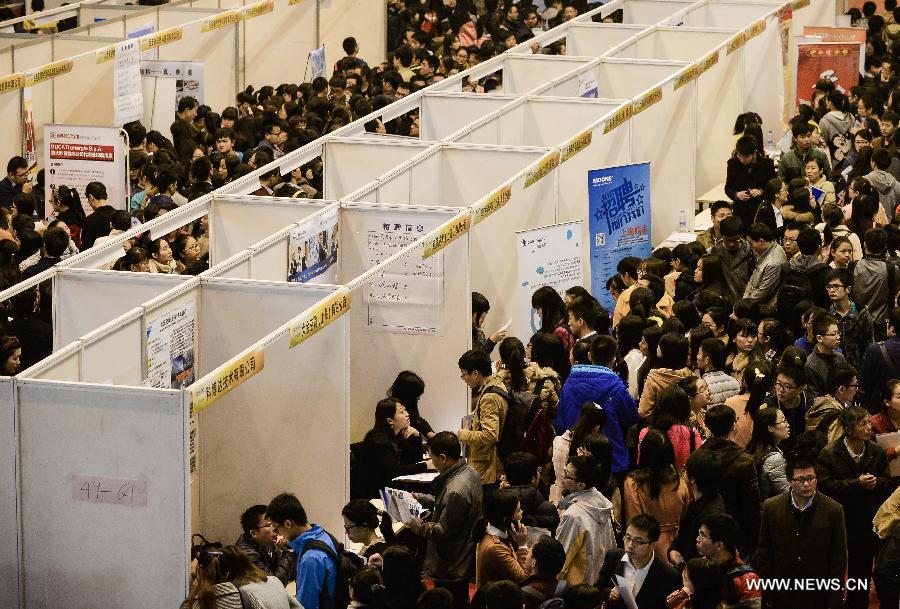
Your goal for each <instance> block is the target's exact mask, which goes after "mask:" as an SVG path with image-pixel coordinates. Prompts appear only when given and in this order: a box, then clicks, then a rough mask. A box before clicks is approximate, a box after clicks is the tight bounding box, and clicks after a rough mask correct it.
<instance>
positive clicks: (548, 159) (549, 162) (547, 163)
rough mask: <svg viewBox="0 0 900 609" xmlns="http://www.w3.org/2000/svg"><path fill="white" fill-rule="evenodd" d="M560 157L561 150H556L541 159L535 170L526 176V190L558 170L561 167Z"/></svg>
mask: <svg viewBox="0 0 900 609" xmlns="http://www.w3.org/2000/svg"><path fill="white" fill-rule="evenodd" d="M559 157H560V155H559V150H554V151H552V152H551V153H550V154H548V155H547V156H545V157H544V158H543V159H541V162H540V164H539V165H538V166H537V167H536V168H535V169H532V170H531V171H529V172H528V173H526V174H525V188H528V187H529V186H531V185H532V184H534V183H536V182H537V181H538V180H540V179H542V178H543V177H544V176H546V175H547V174H549V173H550V172H551V171H553V170H554V169H556V168H557V167H558V166H559Z"/></svg>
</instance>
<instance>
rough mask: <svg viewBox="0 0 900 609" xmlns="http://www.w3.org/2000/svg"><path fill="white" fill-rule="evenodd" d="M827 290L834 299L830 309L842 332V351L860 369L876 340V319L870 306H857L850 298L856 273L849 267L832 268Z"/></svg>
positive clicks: (827, 279)
mask: <svg viewBox="0 0 900 609" xmlns="http://www.w3.org/2000/svg"><path fill="white" fill-rule="evenodd" d="M825 290H826V291H827V292H828V298H829V299H830V300H831V309H830V310H829V311H828V312H829V313H830V314H831V316H832V317H834V319H835V321H837V324H838V332H840V333H841V350H842V351H843V352H844V357H845V358H847V361H848V362H849V363H850V364H851V365H852V366H853V367H855V368H856V369H857V370H860V369H861V368H862V360H863V354H865V352H866V349H868V348H869V345H871V344H872V343H874V342H875V322H874V320H873V319H872V314H871V313H869V307H867V306H866V305H862V306H857V304H856V303H855V302H853V301H852V300H850V293H851V292H852V291H853V273H851V272H850V271H848V270H847V269H832V270H831V271H829V272H828V276H827V278H826V281H825Z"/></svg>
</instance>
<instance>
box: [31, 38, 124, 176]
mask: <svg viewBox="0 0 900 609" xmlns="http://www.w3.org/2000/svg"><path fill="white" fill-rule="evenodd" d="M115 41H116V39H114V38H100V39H98V40H96V41H95V42H94V43H93V45H89V44H86V43H85V41H84V40H83V39H82V40H77V41H76V40H66V39H60V38H58V39H56V41H55V45H54V47H55V51H56V58H57V59H61V58H65V57H71V56H72V55H74V54H75V53H76V52H77V53H88V51H91V50H93V51H96V50H97V49H100V48H103V47H105V46H108V45H110V44H114V43H115ZM91 46H92V47H93V48H88V47H91ZM70 51H71V53H70ZM115 63H116V62H115V61H106V62H103V63H97V59H96V55H95V53H88V54H87V55H81V56H80V57H77V58H75V65H74V66H73V67H72V71H71V72H69V73H68V74H63V75H61V76H57V77H56V78H54V79H53V87H54V92H55V93H54V95H53V109H54V112H53V116H54V122H55V123H57V124H60V125H103V126H113V120H115V118H114V117H115V109H114V106H113V102H114V98H115V82H114V79H115ZM86 82H89V83H91V86H89V87H86V86H84V83H86ZM37 123H38V121H37V116H35V131H36V133H35V138H36V139H40V140H41V141H43V139H44V129H43V127H41V128H38V127H37ZM43 152H44V147H43V145H40V146H39V148H38V157H39V164H40V167H42V168H43V167H45V162H44V160H43V159H42V158H41V157H42V156H43ZM123 171H124V170H123Z"/></svg>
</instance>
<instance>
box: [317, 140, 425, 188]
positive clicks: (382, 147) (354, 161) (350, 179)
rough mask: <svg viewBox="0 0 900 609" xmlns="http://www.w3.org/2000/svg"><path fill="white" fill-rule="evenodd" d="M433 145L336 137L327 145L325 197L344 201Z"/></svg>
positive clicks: (324, 159)
mask: <svg viewBox="0 0 900 609" xmlns="http://www.w3.org/2000/svg"><path fill="white" fill-rule="evenodd" d="M430 145H431V143H428V142H417V141H413V140H410V141H397V140H391V141H378V140H373V139H372V138H334V139H331V140H328V141H327V142H326V143H325V154H324V155H323V156H324V158H323V161H324V170H325V176H324V180H323V182H324V185H325V192H324V196H325V198H326V199H332V200H336V199H341V198H343V197H345V196H347V195H349V194H350V193H352V192H354V191H356V190H358V189H359V188H361V187H363V186H365V185H366V184H368V183H369V182H371V181H372V180H374V179H375V178H377V177H378V176H380V175H382V174H384V173H386V172H388V171H390V170H391V169H393V168H394V167H396V166H397V165H400V164H402V163H404V162H406V161H408V160H409V159H411V158H413V157H414V156H416V155H417V154H420V153H422V152H424V151H425V150H427V149H428V148H429V146H430Z"/></svg>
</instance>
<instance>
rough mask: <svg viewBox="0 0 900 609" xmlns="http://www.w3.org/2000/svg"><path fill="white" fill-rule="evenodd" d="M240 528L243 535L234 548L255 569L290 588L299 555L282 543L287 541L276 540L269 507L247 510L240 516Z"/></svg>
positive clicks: (285, 543) (255, 507)
mask: <svg viewBox="0 0 900 609" xmlns="http://www.w3.org/2000/svg"><path fill="white" fill-rule="evenodd" d="M241 528H242V529H243V530H244V532H243V533H241V536H240V537H238V538H237V541H235V542H234V545H235V546H237V547H238V548H240V549H241V550H243V551H244V554H246V555H247V556H249V557H250V560H251V561H252V562H253V564H254V565H256V566H257V567H259V568H260V569H262V570H263V571H265V572H266V573H267V574H268V575H274V576H275V577H277V578H278V579H280V580H281V583H282V584H284V585H285V586H286V585H288V583H289V582H291V581H292V580H293V579H294V570H295V569H296V568H297V554H296V553H295V552H294V551H293V550H292V549H291V548H290V546H289V545H287V542H286V541H282V540H283V539H284V538H280V539H279V538H278V537H276V535H275V530H274V528H273V527H272V521H271V520H269V519H268V518H266V506H264V505H254V506H252V507H249V508H247V509H246V510H245V511H244V513H243V514H241ZM279 542H281V543H280V544H279Z"/></svg>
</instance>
